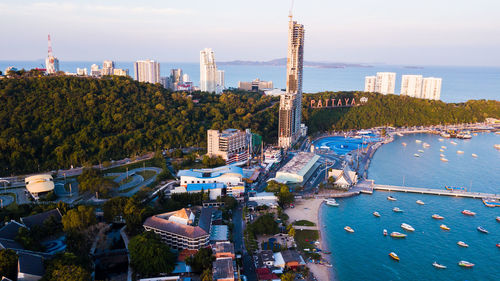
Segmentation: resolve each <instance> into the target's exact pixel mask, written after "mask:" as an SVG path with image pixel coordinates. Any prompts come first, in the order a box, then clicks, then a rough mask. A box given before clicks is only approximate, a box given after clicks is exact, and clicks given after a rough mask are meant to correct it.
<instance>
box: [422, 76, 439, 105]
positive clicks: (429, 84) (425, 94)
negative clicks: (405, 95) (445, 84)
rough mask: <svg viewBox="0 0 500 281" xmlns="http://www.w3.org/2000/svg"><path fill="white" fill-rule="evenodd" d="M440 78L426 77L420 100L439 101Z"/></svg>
mask: <svg viewBox="0 0 500 281" xmlns="http://www.w3.org/2000/svg"><path fill="white" fill-rule="evenodd" d="M441 82H442V79H441V78H435V77H426V78H424V80H423V83H422V98H423V99H429V100H440V99H441Z"/></svg>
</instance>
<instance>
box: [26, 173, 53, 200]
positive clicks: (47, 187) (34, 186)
mask: <svg viewBox="0 0 500 281" xmlns="http://www.w3.org/2000/svg"><path fill="white" fill-rule="evenodd" d="M24 182H25V184H26V189H27V190H28V191H29V192H30V193H31V195H32V196H33V198H35V199H38V198H39V196H40V195H42V194H46V193H48V192H50V191H52V190H54V180H53V179H52V176H51V175H34V176H30V177H27V178H25V179H24Z"/></svg>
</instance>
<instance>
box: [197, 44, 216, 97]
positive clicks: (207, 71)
mask: <svg viewBox="0 0 500 281" xmlns="http://www.w3.org/2000/svg"><path fill="white" fill-rule="evenodd" d="M217 76H218V75H217V65H216V64H215V55H214V52H213V51H212V49H210V48H206V49H203V50H201V51H200V90H201V91H202V92H209V93H216V92H217V82H218V81H217V80H218V77H217Z"/></svg>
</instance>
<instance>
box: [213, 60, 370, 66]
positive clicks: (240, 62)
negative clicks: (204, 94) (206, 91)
mask: <svg viewBox="0 0 500 281" xmlns="http://www.w3.org/2000/svg"><path fill="white" fill-rule="evenodd" d="M218 64H219V65H263V66H286V58H281V59H274V60H270V61H245V60H233V61H223V62H218ZM304 67H315V68H346V67H372V66H371V65H366V64H356V63H340V62H314V61H304Z"/></svg>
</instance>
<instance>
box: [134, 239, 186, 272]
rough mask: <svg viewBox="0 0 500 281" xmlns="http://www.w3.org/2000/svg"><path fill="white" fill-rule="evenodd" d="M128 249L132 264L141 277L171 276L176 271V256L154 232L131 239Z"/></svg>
mask: <svg viewBox="0 0 500 281" xmlns="http://www.w3.org/2000/svg"><path fill="white" fill-rule="evenodd" d="M128 249H129V253H130V264H131V265H132V268H133V269H134V271H135V272H136V273H138V274H140V275H141V276H145V277H147V276H156V275H158V274H160V273H165V274H170V272H172V270H174V265H175V261H176V255H175V254H174V253H172V252H171V251H170V248H169V247H168V246H167V245H166V244H164V243H163V242H162V241H161V238H160V236H158V235H157V234H155V233H154V232H151V231H145V232H143V233H142V234H139V235H137V236H135V237H133V238H132V239H130V242H129V244H128Z"/></svg>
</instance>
